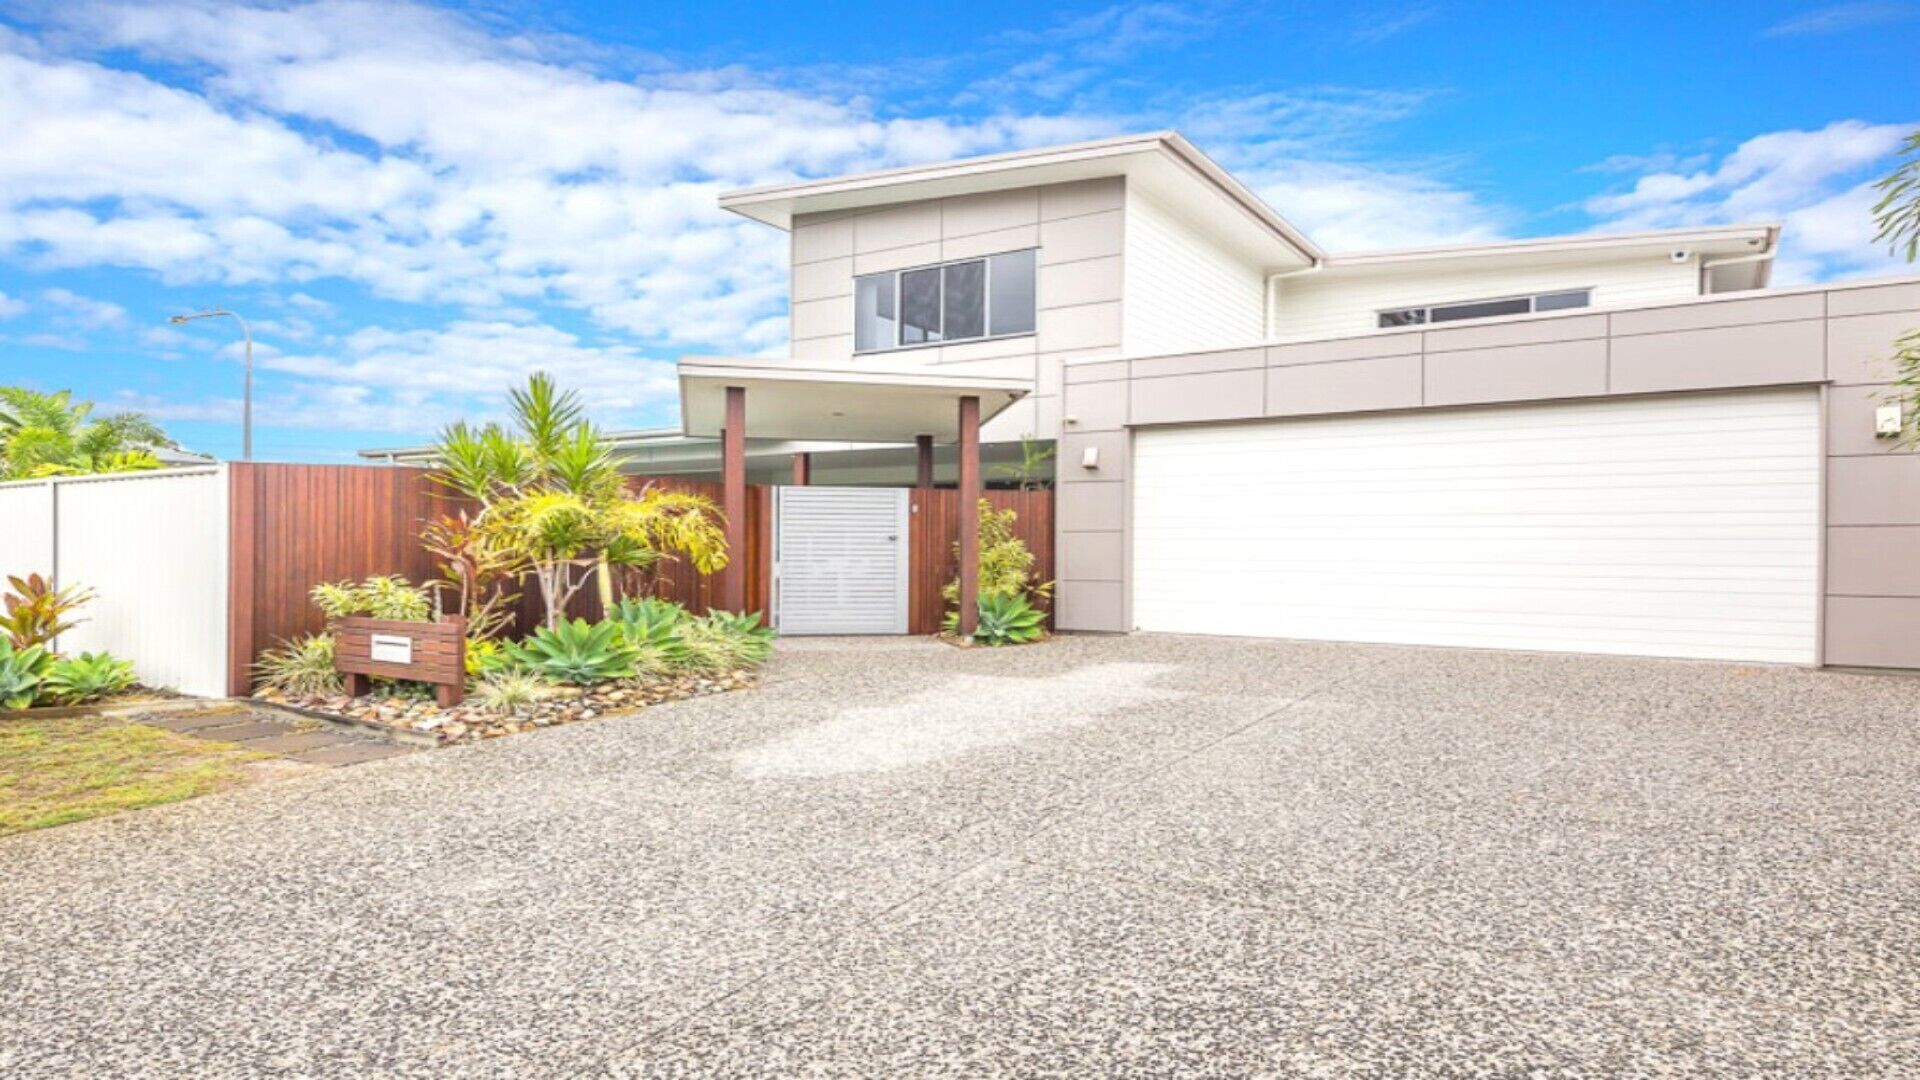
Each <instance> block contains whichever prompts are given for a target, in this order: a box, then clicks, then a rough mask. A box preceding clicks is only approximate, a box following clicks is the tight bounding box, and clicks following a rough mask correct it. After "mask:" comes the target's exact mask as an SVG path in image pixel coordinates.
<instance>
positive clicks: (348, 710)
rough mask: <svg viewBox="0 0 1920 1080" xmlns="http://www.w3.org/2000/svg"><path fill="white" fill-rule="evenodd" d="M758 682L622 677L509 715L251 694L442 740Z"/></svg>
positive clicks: (423, 703)
mask: <svg viewBox="0 0 1920 1080" xmlns="http://www.w3.org/2000/svg"><path fill="white" fill-rule="evenodd" d="M758 681H759V680H758V675H757V674H756V673H755V672H753V671H751V670H741V671H734V672H730V673H725V674H715V675H672V676H664V677H661V678H655V679H645V680H642V679H622V680H616V681H609V682H602V683H597V684H595V685H593V686H590V687H576V686H565V685H554V686H551V687H548V688H547V689H545V690H544V691H542V693H541V696H540V698H539V700H537V701H534V702H531V703H529V704H527V705H524V706H521V707H519V708H516V709H514V710H512V711H510V712H495V711H490V710H488V709H486V708H484V707H482V706H480V705H478V704H471V703H470V704H463V705H457V706H455V707H453V708H451V709H443V708H441V707H440V706H438V705H436V704H434V701H433V699H432V698H431V697H423V696H418V695H399V696H396V695H394V694H392V693H390V692H389V693H373V694H367V695H365V696H362V697H346V696H345V695H337V694H336V695H320V694H314V695H306V696H289V695H286V694H282V693H280V692H278V691H274V690H263V691H261V692H259V693H257V694H255V695H254V698H255V700H258V701H263V702H266V703H268V704H273V705H278V706H281V707H283V708H289V709H293V710H296V711H298V712H301V713H305V714H307V715H310V716H316V717H319V718H322V719H327V720H335V721H341V722H345V723H349V724H353V725H355V726H358V727H365V728H371V729H375V730H379V731H384V732H390V733H392V734H394V735H395V736H396V737H398V738H401V739H403V740H406V741H420V740H424V739H431V740H433V741H435V742H437V743H440V744H442V745H445V744H449V743H460V742H478V741H480V740H481V739H494V738H499V737H500V736H502V735H514V734H518V733H519V732H523V731H534V730H537V729H539V728H548V727H558V726H560V725H562V724H573V723H578V722H579V721H582V720H594V719H597V718H599V717H602V716H608V715H614V714H621V713H632V712H638V711H639V710H641V709H644V708H646V707H647V706H649V705H659V704H661V703H663V702H668V701H681V700H684V699H687V698H695V697H705V696H707V695H709V694H722V693H726V692H727V691H729V690H743V689H748V688H751V687H753V686H755V685H757V683H758Z"/></svg>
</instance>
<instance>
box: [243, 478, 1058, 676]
mask: <svg viewBox="0 0 1920 1080" xmlns="http://www.w3.org/2000/svg"><path fill="white" fill-rule="evenodd" d="M227 469H228V479H229V482H230V484H231V491H230V496H229V502H230V512H229V515H228V528H229V532H228V548H229V551H230V553H231V557H230V559H229V562H228V575H229V579H228V595H229V597H230V602H229V605H228V612H227V650H228V664H227V672H228V682H229V687H228V692H229V693H232V694H235V695H241V694H245V693H247V692H249V691H250V690H251V688H252V668H253V663H254V661H255V660H256V659H258V657H259V655H260V653H261V652H262V651H264V650H266V649H269V648H273V647H274V646H276V645H278V644H279V643H280V642H281V641H283V640H285V639H288V638H293V637H298V636H300V635H302V634H311V633H316V632H318V631H320V630H321V629H323V627H324V621H323V620H322V618H321V616H320V613H319V611H318V610H317V609H316V608H315V607H314V606H313V603H312V601H311V600H310V599H309V597H308V593H309V592H310V591H311V590H312V588H313V587H314V586H315V585H318V584H320V583H322V582H328V581H340V580H343V579H348V578H352V579H359V578H364V577H368V576H370V575H374V574H399V575H401V576H402V577H405V578H407V579H408V580H409V581H413V582H416V583H418V582H425V581H431V580H433V579H434V578H436V577H437V576H438V573H437V571H436V570H435V567H434V561H433V559H432V557H431V556H429V555H428V554H427V552H426V551H425V549H424V548H422V547H421V545H420V540H419V536H420V530H421V529H422V528H423V527H425V526H426V525H427V524H428V523H430V522H432V521H433V520H435V519H437V518H438V517H440V516H441V515H444V514H457V513H458V512H459V511H460V510H462V509H466V508H470V505H471V504H469V503H467V502H466V501H465V500H463V499H460V498H458V497H456V496H453V495H451V494H450V493H449V492H447V491H446V490H445V489H444V488H442V487H440V486H439V485H437V484H435V483H434V482H433V481H432V480H430V479H429V478H428V475H427V471H426V470H424V469H417V468H406V467H392V466H365V465H275V464H248V463H244V462H235V463H233V464H231V465H229V466H227ZM648 483H653V484H658V485H660V486H662V487H666V488H670V489H674V490H680V491H687V492H691V493H694V494H700V495H705V496H707V497H708V498H710V499H712V500H713V501H714V503H715V504H716V505H718V504H719V502H720V485H719V484H718V483H714V482H709V481H698V480H680V479H674V478H657V479H648V478H644V477H635V478H632V479H630V481H629V484H630V486H632V487H633V488H635V489H636V490H638V489H639V488H640V487H642V486H644V485H645V484H648ZM985 497H986V499H987V501H988V502H989V503H990V504H992V505H993V506H994V507H995V508H996V509H1012V510H1014V511H1015V512H1016V513H1017V514H1018V515H1019V517H1018V520H1017V523H1016V527H1015V531H1016V532H1017V533H1018V534H1019V535H1020V537H1021V539H1022V540H1024V541H1025V542H1026V544H1027V546H1028V548H1029V549H1030V550H1032V551H1033V553H1034V555H1035V562H1034V566H1035V570H1036V571H1037V572H1038V573H1039V574H1040V575H1041V578H1042V580H1052V577H1053V493H1052V492H1050V491H989V492H987V493H986V495H985ZM912 502H913V507H914V513H913V518H912V525H911V531H910V534H909V540H908V544H909V552H910V557H911V560H912V574H911V579H910V587H909V590H908V612H909V618H908V629H909V630H910V632H912V633H915V634H931V633H935V632H936V631H938V630H939V628H940V621H941V617H942V615H943V614H944V603H943V601H942V600H941V598H940V589H941V587H942V586H943V585H945V584H946V583H947V582H948V581H951V580H953V578H954V577H955V576H956V574H957V565H956V558H955V555H954V551H953V545H954V543H955V542H956V541H957V540H958V539H959V535H960V533H959V493H958V492H957V491H955V490H953V489H951V488H936V489H932V490H916V491H914V493H913V500H912ZM772 507H773V491H772V488H771V487H770V486H768V485H764V484H755V485H752V486H750V488H749V491H748V499H747V538H748V540H747V550H746V551H745V552H744V553H739V552H736V553H735V556H736V558H744V561H745V565H746V566H747V568H748V573H747V610H749V611H761V612H765V611H767V608H768V599H769V597H768V587H769V584H770V583H771V581H772V579H773V572H772V571H773V545H772V518H773V515H772ZM717 586H718V581H717V575H716V576H714V577H703V576H701V575H700V574H698V573H697V572H695V571H694V569H693V567H692V566H691V565H690V564H688V563H685V562H672V563H668V564H666V565H665V566H664V567H663V568H662V571H661V573H660V575H659V577H658V580H657V581H656V583H655V590H654V591H655V594H656V595H659V596H662V597H664V598H666V599H670V600H675V601H678V602H679V603H682V604H685V605H686V606H687V607H688V608H690V609H691V610H693V611H696V612H704V611H707V610H708V609H709V606H710V605H711V604H712V603H713V602H714V600H715V598H716V597H717V595H718V589H717ZM520 589H521V592H522V593H523V594H525V595H523V597H522V600H521V606H520V629H522V630H527V629H531V628H532V627H533V626H534V625H535V624H536V623H537V622H538V619H539V612H540V606H539V600H538V597H537V596H535V595H534V594H533V592H534V586H533V583H532V582H531V581H527V582H525V583H523V584H522V585H521V586H520ZM569 610H570V611H571V612H572V613H574V614H577V615H581V616H584V617H587V618H598V617H599V615H600V603H599V599H598V597H597V596H595V595H594V590H593V589H592V587H591V586H589V587H588V588H586V589H583V590H581V593H580V595H578V596H576V597H575V599H574V603H573V604H572V605H571V607H570V609H569Z"/></svg>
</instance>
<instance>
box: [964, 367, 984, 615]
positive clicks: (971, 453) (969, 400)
mask: <svg viewBox="0 0 1920 1080" xmlns="http://www.w3.org/2000/svg"><path fill="white" fill-rule="evenodd" d="M979 625H980V399H979V398H977V397H963V398H961V399H960V636H961V637H963V638H970V637H972V636H973V632H974V630H975V629H977V628H978V627H979Z"/></svg>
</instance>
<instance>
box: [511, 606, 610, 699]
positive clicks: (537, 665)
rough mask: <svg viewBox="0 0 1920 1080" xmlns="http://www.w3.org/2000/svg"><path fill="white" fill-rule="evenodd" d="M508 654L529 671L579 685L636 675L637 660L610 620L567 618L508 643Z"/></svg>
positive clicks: (557, 680)
mask: <svg viewBox="0 0 1920 1080" xmlns="http://www.w3.org/2000/svg"><path fill="white" fill-rule="evenodd" d="M507 653H508V654H509V655H511V656H512V657H513V658H514V659H515V660H516V661H518V662H519V663H520V664H521V665H522V666H523V667H525V668H526V670H528V671H530V672H533V673H535V674H538V675H544V676H546V677H547V678H549V679H552V680H554V681H556V682H565V683H572V684H574V685H576V686H588V685H591V684H593V683H597V682H605V681H606V680H608V679H624V678H627V677H629V676H631V675H633V674H634V662H635V659H636V654H635V651H634V649H633V648H632V647H631V646H629V645H628V644H627V642H626V639H625V638H624V637H622V636H621V633H620V624H619V623H617V622H614V621H613V620H611V619H608V620H605V621H603V622H599V623H589V622H587V620H585V619H568V620H562V621H561V622H560V623H559V625H557V626H554V627H551V628H549V627H545V626H543V627H541V628H540V629H538V630H535V631H534V632H533V635H532V636H531V637H529V638H527V639H526V640H525V641H523V642H509V643H508V645H507Z"/></svg>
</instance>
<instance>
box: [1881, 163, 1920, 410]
mask: <svg viewBox="0 0 1920 1080" xmlns="http://www.w3.org/2000/svg"><path fill="white" fill-rule="evenodd" d="M1900 153H1901V155H1902V156H1904V157H1905V158H1906V160H1905V161H1903V162H1902V163H1901V164H1900V167H1899V168H1897V169H1895V170H1894V171H1893V174H1892V175H1891V176H1888V177H1887V178H1886V179H1884V180H1881V181H1879V182H1878V183H1876V184H1874V187H1876V188H1879V189H1880V201H1879V202H1878V203H1875V204H1874V207H1873V218H1874V223H1875V224H1876V225H1878V226H1879V227H1880V231H1879V233H1878V234H1877V235H1875V236H1874V239H1875V240H1876V241H1879V240H1884V241H1886V242H1887V247H1888V248H1889V249H1890V250H1891V251H1893V252H1894V253H1896V254H1898V253H1900V252H1902V251H1904V252H1905V253H1906V256H1907V261H1908V262H1914V261H1915V260H1916V259H1920V131H1916V132H1914V133H1913V134H1911V135H1909V136H1907V141H1906V143H1905V144H1904V145H1902V146H1901V148H1900ZM1893 350H1894V351H1893V367H1894V379H1893V389H1892V390H1891V391H1889V397H1890V398H1891V399H1892V400H1894V401H1897V402H1899V403H1900V405H1901V414H1902V415H1903V416H1905V417H1907V425H1908V426H1907V434H1906V438H1907V441H1908V442H1914V441H1917V440H1920V431H1916V430H1915V429H1914V426H1913V425H1914V424H1915V423H1916V421H1920V408H1916V406H1920V329H1914V330H1909V331H1907V332H1906V333H1905V334H1903V335H1901V336H1900V337H1899V338H1897V339H1895V340H1894V343H1893Z"/></svg>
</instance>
